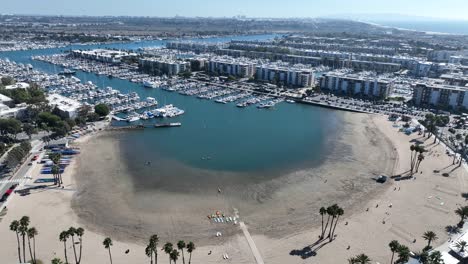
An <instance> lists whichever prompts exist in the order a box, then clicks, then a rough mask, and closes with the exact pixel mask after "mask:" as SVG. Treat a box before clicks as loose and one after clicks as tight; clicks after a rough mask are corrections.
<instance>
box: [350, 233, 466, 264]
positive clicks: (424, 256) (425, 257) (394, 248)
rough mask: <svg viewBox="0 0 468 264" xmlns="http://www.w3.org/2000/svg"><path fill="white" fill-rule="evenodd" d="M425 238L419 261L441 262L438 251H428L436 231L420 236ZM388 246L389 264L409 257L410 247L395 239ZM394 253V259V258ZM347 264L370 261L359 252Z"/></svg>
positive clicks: (430, 263)
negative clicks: (390, 254)
mask: <svg viewBox="0 0 468 264" xmlns="http://www.w3.org/2000/svg"><path fill="white" fill-rule="evenodd" d="M422 237H423V238H424V239H425V240H427V246H426V247H424V249H423V251H422V252H421V253H420V254H419V261H420V263H423V264H441V263H443V262H442V255H441V253H440V252H439V251H433V252H431V253H430V254H429V251H430V250H431V249H432V247H431V243H432V242H433V241H435V240H437V239H438V237H437V235H436V233H434V232H433V231H427V232H425V233H424V234H423V236H422ZM465 246H466V245H465ZM388 247H389V248H390V251H391V252H392V257H391V260H390V264H401V263H406V262H408V261H409V257H410V249H409V248H408V247H407V246H405V245H402V244H400V242H398V241H397V240H392V241H391V242H390V243H389V244H388ZM395 255H396V257H397V258H396V259H395ZM348 263H349V264H368V263H371V259H370V258H369V257H368V256H367V255H365V254H359V255H357V256H355V257H352V258H350V259H348Z"/></svg>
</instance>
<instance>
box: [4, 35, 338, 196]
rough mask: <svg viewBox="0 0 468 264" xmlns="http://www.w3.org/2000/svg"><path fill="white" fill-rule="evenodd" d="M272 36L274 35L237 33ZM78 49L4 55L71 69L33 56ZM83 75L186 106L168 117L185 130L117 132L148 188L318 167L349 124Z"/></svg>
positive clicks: (291, 107) (301, 110) (318, 112)
mask: <svg viewBox="0 0 468 264" xmlns="http://www.w3.org/2000/svg"><path fill="white" fill-rule="evenodd" d="M272 37H274V35H261V36H247V37H246V36H239V37H233V38H235V39H241V38H244V39H268V38H272ZM226 40H228V39H226V38H214V39H210V41H226ZM204 41H206V39H204ZM162 44H164V42H162V41H156V42H154V41H153V42H139V43H126V44H110V45H92V46H90V47H92V48H95V47H119V48H127V49H128V48H132V49H136V48H139V47H143V46H155V45H162ZM70 48H72V49H74V48H79V47H76V46H72V47H67V48H64V49H47V50H31V51H16V52H5V53H0V57H2V58H9V59H10V60H13V61H16V62H20V63H30V64H32V65H33V66H34V67H35V68H37V69H40V70H44V71H46V72H50V73H56V72H58V71H61V70H62V69H63V68H62V67H59V66H54V65H51V64H48V63H44V62H38V61H33V60H31V59H30V57H31V56H33V55H39V54H54V53H58V52H61V51H62V50H66V49H70ZM81 48H82V47H81ZM76 77H78V78H80V79H81V80H82V81H83V82H86V81H92V82H93V83H95V84H97V85H98V86H100V87H101V88H103V87H107V86H111V87H113V88H115V89H118V90H120V91H122V92H137V93H138V94H139V96H140V97H141V98H142V99H144V98H146V97H148V96H151V97H155V98H156V99H157V100H158V102H159V104H160V105H164V104H174V105H175V106H177V107H179V108H181V109H184V110H185V114H184V115H182V116H179V117H176V118H172V119H169V120H166V121H171V122H181V123H182V126H181V127H178V128H159V129H145V130H143V131H126V132H123V133H119V134H118V135H116V139H117V140H118V142H119V143H118V144H120V147H121V152H122V153H121V154H122V158H123V160H124V161H125V162H126V163H127V165H128V168H129V169H130V171H131V172H132V174H133V175H134V177H135V179H137V182H139V183H140V186H141V187H145V186H148V179H153V183H154V184H155V185H158V186H168V185H170V186H173V187H174V188H175V187H177V186H180V184H173V185H171V184H170V183H171V182H172V181H176V179H180V178H181V177H182V178H183V177H186V178H187V177H188V178H191V179H192V180H193V179H194V178H196V177H205V178H209V177H211V178H212V179H217V180H219V179H220V177H225V178H227V179H230V180H232V179H233V178H234V177H237V178H238V179H236V180H241V182H242V179H243V180H251V178H256V179H259V180H264V179H265V180H266V179H271V178H273V177H277V176H279V175H281V174H283V173H287V172H291V171H294V170H297V169H299V168H305V167H307V168H310V167H314V166H318V165H320V164H321V163H322V162H323V160H324V159H326V156H327V155H326V154H327V151H328V150H329V149H331V148H332V146H333V140H334V139H335V136H336V135H337V133H338V132H339V130H340V129H341V122H340V115H339V114H337V112H336V111H333V110H329V109H323V108H318V107H314V106H308V105H301V104H289V103H286V102H283V103H280V104H277V105H276V106H275V107H274V108H272V109H257V108H256V107H255V106H250V107H246V108H237V107H236V106H235V103H228V104H218V103H215V102H213V101H209V100H202V99H198V98H196V97H191V96H183V95H180V94H178V93H174V92H168V91H165V90H162V89H150V88H144V87H143V86H142V85H140V84H135V83H131V82H129V81H126V80H120V79H117V78H108V77H107V76H99V75H95V74H93V73H85V72H81V71H78V72H77V74H76ZM145 122H146V123H148V124H152V123H155V122H156V121H155V120H148V121H145ZM191 182H193V181H191ZM150 185H151V184H150Z"/></svg>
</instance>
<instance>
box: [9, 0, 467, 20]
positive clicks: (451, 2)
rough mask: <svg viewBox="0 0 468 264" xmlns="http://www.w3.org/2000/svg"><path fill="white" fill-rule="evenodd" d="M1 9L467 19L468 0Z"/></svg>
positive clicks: (183, 0) (104, 0) (119, 3)
mask: <svg viewBox="0 0 468 264" xmlns="http://www.w3.org/2000/svg"><path fill="white" fill-rule="evenodd" d="M1 2H2V3H0V13H4V14H11V13H14V14H46V15H91V16H94V15H130V16H164V17H172V16H175V15H180V16H216V17H222V16H228V17H230V16H234V15H245V16H248V17H320V16H328V15H336V14H368V13H372V14H375V13H386V14H389V13H396V14H405V15H415V16H426V17H439V18H449V19H463V20H468V13H467V10H468V0H230V1H226V0H74V1H71V0H2V1H1Z"/></svg>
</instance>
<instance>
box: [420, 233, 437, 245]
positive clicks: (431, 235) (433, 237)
mask: <svg viewBox="0 0 468 264" xmlns="http://www.w3.org/2000/svg"><path fill="white" fill-rule="evenodd" d="M423 238H424V239H425V240H427V246H428V247H429V246H430V245H431V242H432V241H434V240H437V239H438V237H437V235H436V233H434V232H432V231H427V232H426V233H424V235H423Z"/></svg>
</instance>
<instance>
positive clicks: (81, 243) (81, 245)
mask: <svg viewBox="0 0 468 264" xmlns="http://www.w3.org/2000/svg"><path fill="white" fill-rule="evenodd" d="M82 249H83V239H81V237H80V256H79V257H78V262H77V263H76V264H80V262H81V251H82Z"/></svg>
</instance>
